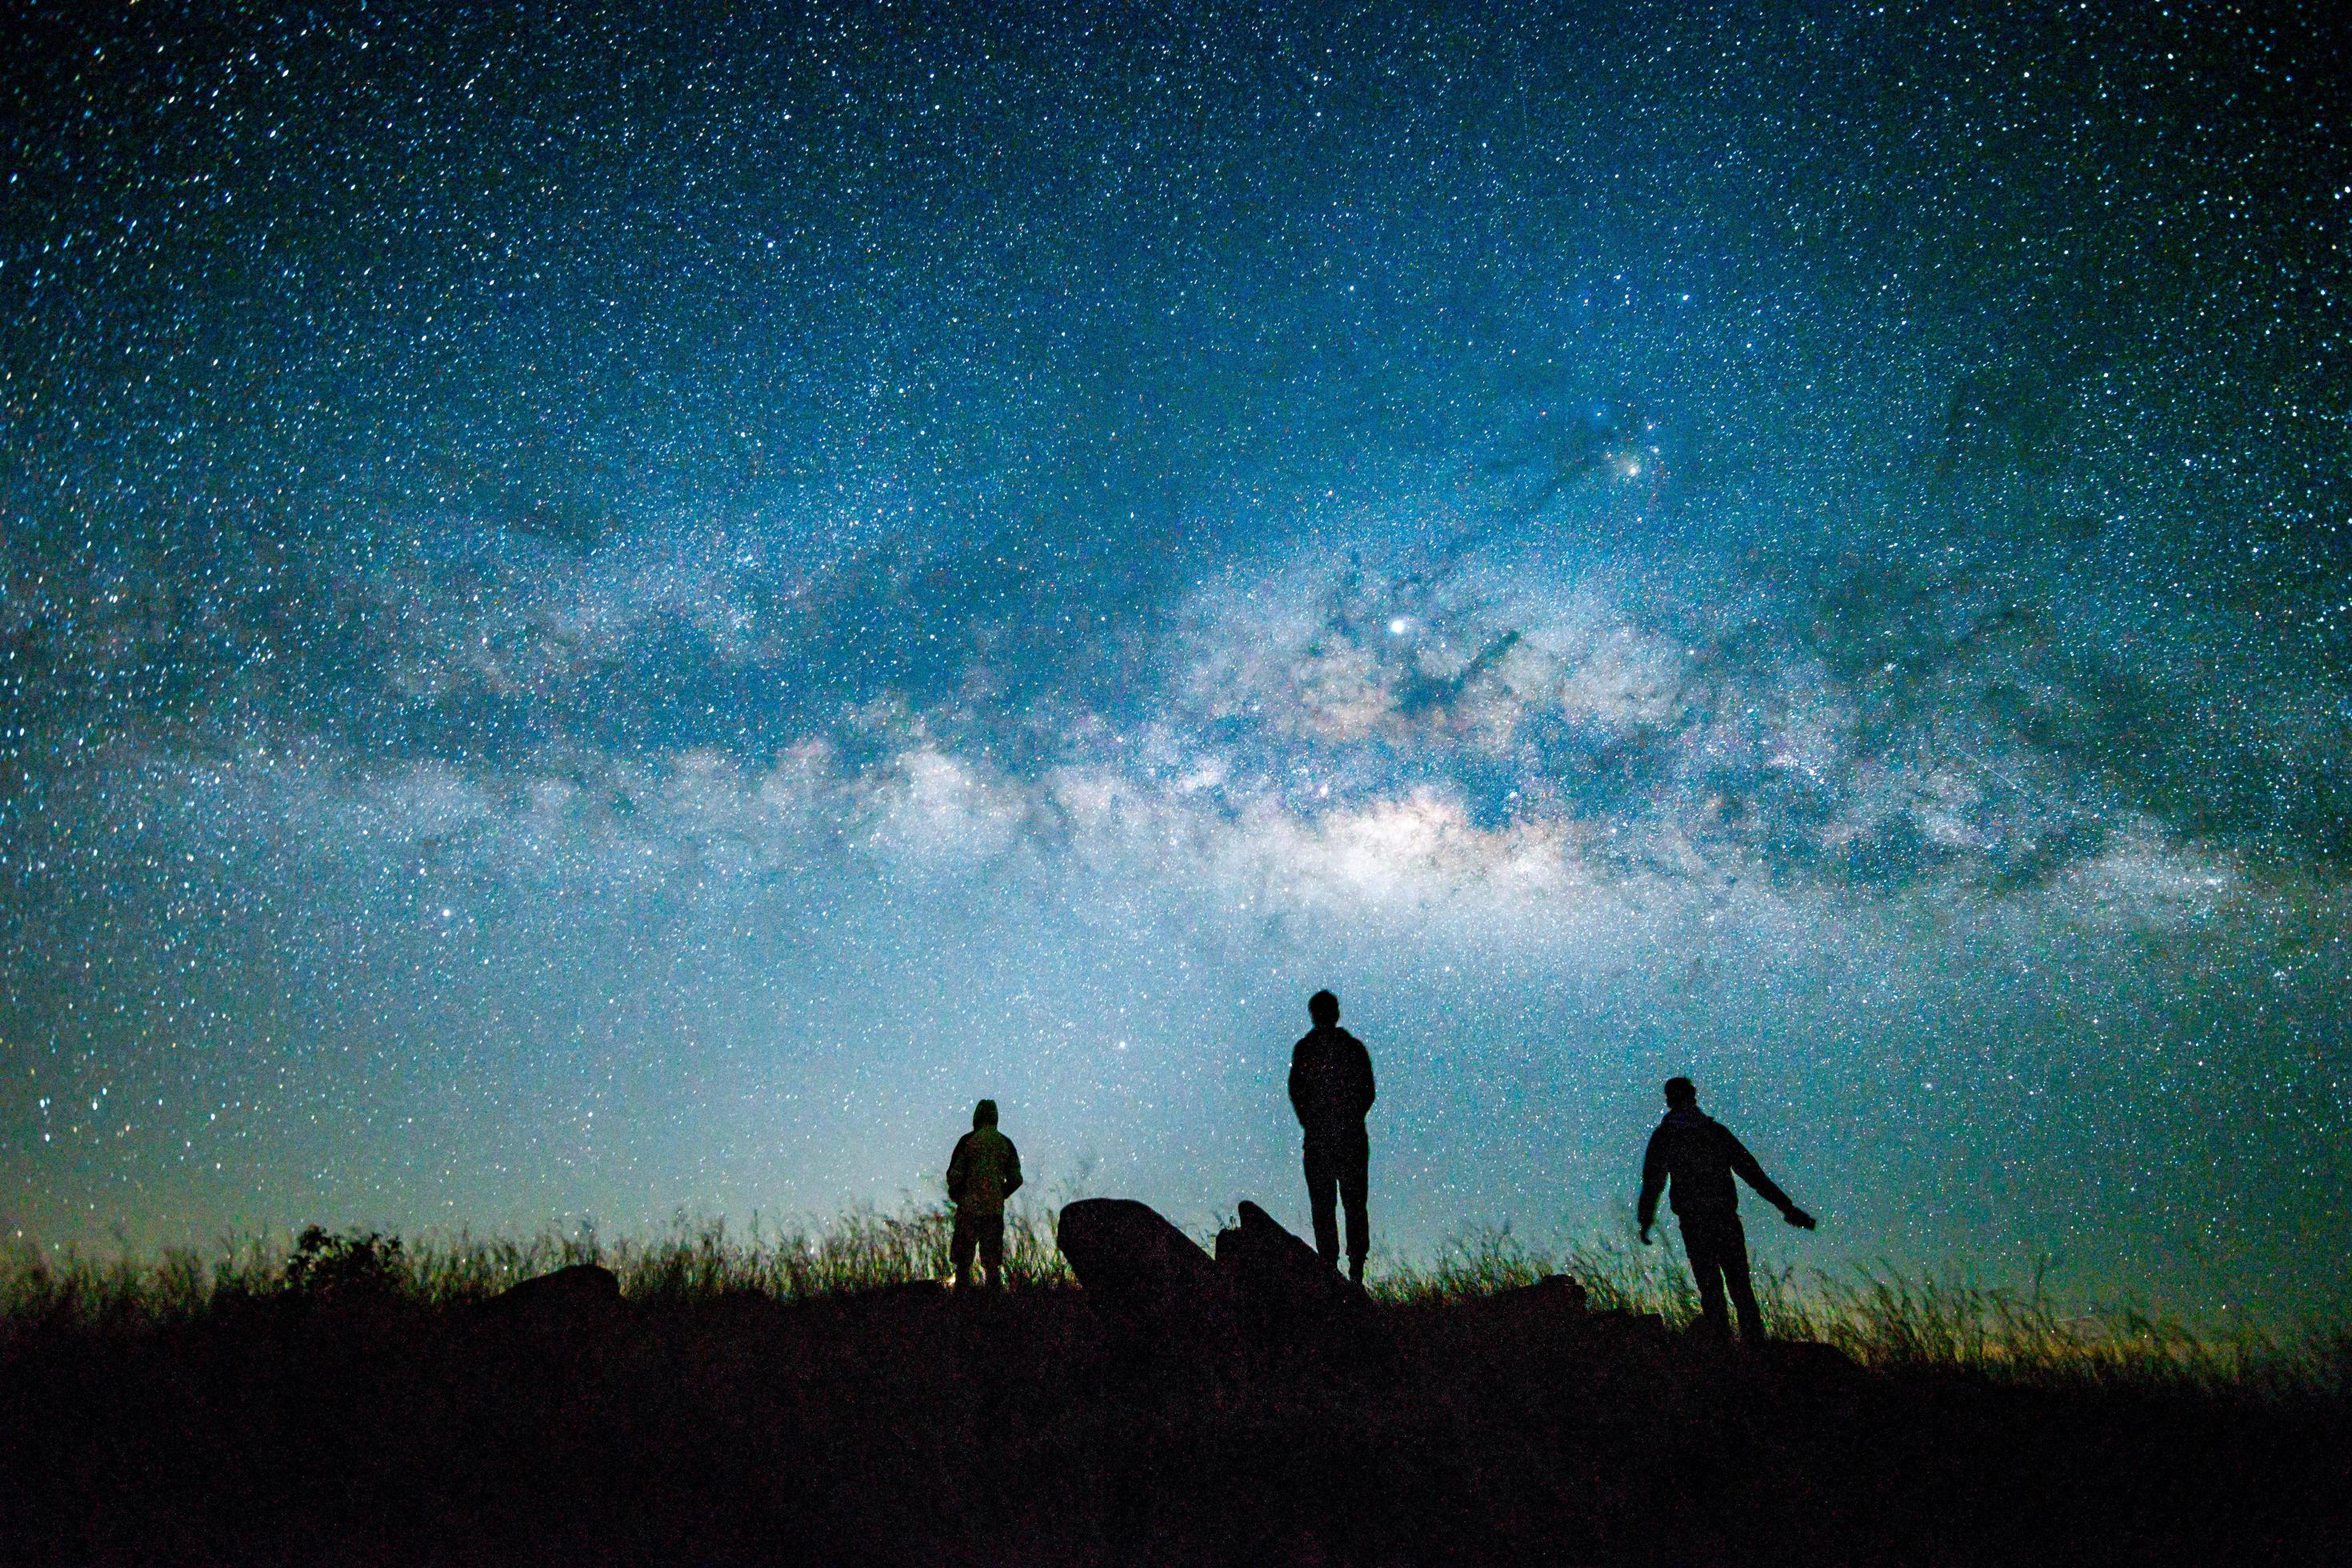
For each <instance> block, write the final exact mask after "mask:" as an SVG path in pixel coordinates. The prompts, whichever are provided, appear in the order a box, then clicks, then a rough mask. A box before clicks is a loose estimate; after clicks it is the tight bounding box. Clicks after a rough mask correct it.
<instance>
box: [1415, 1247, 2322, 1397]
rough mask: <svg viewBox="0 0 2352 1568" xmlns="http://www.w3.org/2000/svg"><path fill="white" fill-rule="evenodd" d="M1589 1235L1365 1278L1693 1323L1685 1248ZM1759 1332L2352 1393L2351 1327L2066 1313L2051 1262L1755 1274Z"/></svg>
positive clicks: (2022, 1373)
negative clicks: (1564, 1286) (2014, 1278)
mask: <svg viewBox="0 0 2352 1568" xmlns="http://www.w3.org/2000/svg"><path fill="white" fill-rule="evenodd" d="M1670 1235H1671V1232H1670V1231H1667V1232H1664V1233H1662V1234H1661V1238H1660V1239H1661V1242H1662V1245H1659V1246H1655V1247H1637V1246H1633V1245H1631V1244H1628V1243H1625V1242H1622V1241H1612V1240H1587V1241H1580V1242H1575V1243H1571V1244H1570V1245H1569V1246H1567V1247H1563V1248H1560V1249H1559V1250H1557V1251H1553V1250H1549V1249H1546V1248H1543V1247H1533V1246H1529V1245H1528V1244H1527V1243H1526V1242H1524V1241H1523V1240H1522V1239H1521V1238H1519V1237H1517V1236H1516V1235H1514V1234H1513V1233H1512V1231H1511V1229H1510V1228H1509V1227H1508V1226H1503V1227H1501V1228H1499V1229H1485V1230H1475V1231H1470V1232H1466V1233H1465V1234H1463V1235H1461V1236H1458V1237H1455V1238H1454V1240H1452V1241H1451V1242H1449V1243H1448V1244H1447V1245H1446V1247H1444V1249H1443V1250H1442V1251H1441V1253H1440V1254H1439V1256H1438V1258H1436V1259H1435V1260H1434V1261H1433V1262H1430V1263H1426V1264H1415V1263H1405V1264H1402V1265H1399V1266H1396V1267H1393V1268H1390V1269H1389V1270H1388V1271H1386V1272H1385V1273H1384V1274H1383V1275H1381V1277H1380V1278H1379V1279H1376V1280H1375V1281H1374V1282H1373V1285H1372V1292H1373V1294H1374V1295H1375V1296H1376V1297H1379V1298H1380V1299H1382V1300H1389V1301H1394V1302H1400V1303H1433V1304H1443V1303H1448V1302H1454V1301H1461V1300H1471V1299H1474V1298H1476V1297H1481V1296H1488V1295H1493V1294H1495V1293H1496V1292H1497V1291H1501V1290H1508V1289H1517V1288H1519V1287H1522V1286H1527V1285H1532V1284H1534V1283H1536V1282H1537V1281H1538V1280H1540V1279H1544V1278H1545V1277H1547V1276H1549V1275H1552V1274H1567V1275H1570V1276H1571V1277H1572V1278H1574V1279H1576V1281H1577V1282H1578V1283H1579V1284H1580V1285H1582V1286H1583V1287H1584V1288H1585V1291H1586V1297H1587V1305H1588V1306H1589V1307H1591V1309H1592V1310H1600V1311H1628V1312H1641V1313H1647V1314H1652V1315H1654V1316H1656V1317H1658V1318H1661V1319H1663V1320H1664V1321H1665V1322H1666V1323H1667V1324H1668V1325H1669V1326H1670V1327H1674V1328H1676V1329H1682V1328H1687V1327H1688V1326H1689V1325H1690V1324H1691V1323H1692V1322H1693V1321H1696V1319H1697V1317H1698V1315H1699V1303H1698V1293H1697V1290H1696V1289H1695V1288H1694V1286H1693V1284H1692V1280H1691V1275H1690V1270H1689V1268H1688V1267H1687V1266H1686V1264H1685V1261H1684V1258H1683V1257H1682V1252H1681V1248H1680V1247H1679V1246H1678V1245H1675V1243H1673V1242H1672V1241H1671V1240H1669V1239H1668V1237H1670ZM1754 1281H1755V1287H1756V1297H1757V1304H1758V1305H1759V1307H1760V1308H1761V1309H1762V1310H1763V1314H1764V1326H1765V1331H1766V1333H1767V1334H1768V1335H1769V1336H1770V1337H1771V1338H1774V1339H1779V1340H1813V1341H1819V1342H1823V1343H1827V1344H1832V1345H1835V1346H1836V1347H1837V1348H1839V1349H1840V1350H1843V1351H1844V1352H1846V1353H1847V1354H1848V1355H1851V1356H1852V1357H1853V1358H1854V1360H1856V1361H1857V1362H1859V1363H1862V1364H1863V1365H1864V1366H1867V1367H1872V1368H1875V1369H1878V1370H1883V1371H1906V1370H1914V1371H1916V1370H1921V1369H1930V1368H1935V1369H1944V1370H1958V1371H1966V1372H1969V1373H1975V1374H1978V1375H1980V1376H1983V1377H1986V1378H1989V1379H1991V1380H1994V1381H1999V1382H2009V1383H2031V1384H2043V1385H2049V1384H2067V1385H2074V1386H2080V1385H2115V1386H2118V1387H2122V1386H2129V1387H2133V1388H2138V1389H2149V1388H2155V1387H2170V1388H2179V1389H2205V1390H2220V1389H2225V1388H2227V1389H2235V1390H2241V1391H2253V1390H2268V1391H2287V1390H2307V1391H2324V1392H2327V1393H2332V1394H2338V1395H2352V1330H2336V1331H2332V1332H2327V1333H2323V1334H2318V1335H2315V1336H2313V1337H2312V1338H2311V1339H2310V1340H2309V1341H2308V1342H2305V1343H2301V1344H2296V1343H2290V1342H2282V1341H2280V1340H2277V1339H2274V1338H2271V1337H2266V1336H2262V1335H2255V1334H2239V1335H2233V1336H2230V1337H2226V1338H2216V1337H2211V1336H2206V1335H2200V1334H2198V1333H2196V1332H2194V1331H2190V1330H2189V1329H2187V1328H2185V1327H2183V1326H2181V1325H2180V1324H2179V1323H2175V1322H2171V1321H2166V1320H2164V1319H2161V1318H2158V1317H2155V1316H2153V1315H2151V1314H2148V1313H2146V1312H2142V1311H2138V1310H2131V1309H2118V1310H2108V1311H2092V1312H2081V1311H2068V1310H2065V1308H2064V1307H2063V1306H2062V1305H2061V1304H2060V1303H2059V1302H2058V1301H2057V1300H2056V1299H2055V1298H2054V1297H2053V1295H2052V1293H2051V1292H2050V1289H2049V1288H2048V1280H2047V1277H2046V1269H2045V1268H2036V1269H2035V1270H2034V1272H2033V1274H2032V1277H2031V1279H2029V1280H2028V1281H2027V1282H2026V1283H2024V1284H2023V1285H2021V1286H2006V1285H1987V1284H1984V1283H1982V1282H1980V1281H1978V1280H1976V1279H1971V1278H1969V1277H1967V1276H1964V1275H1956V1276H1952V1277H1948V1278H1945V1279H1935V1278H1927V1279H1911V1278H1908V1277H1906V1276H1905V1275H1903V1274H1901V1273H1899V1272H1896V1271H1895V1270H1893V1269H1886V1268H1875V1269H1874V1268H1861V1269H1854V1270H1851V1271H1848V1272H1846V1273H1843V1274H1830V1273H1826V1272H1822V1271H1819V1270H1816V1271H1814V1272H1812V1273H1811V1274H1809V1275H1806V1276H1803V1277H1800V1276H1799V1275H1798V1273H1797V1271H1796V1270H1794V1269H1790V1268H1781V1269H1771V1268H1758V1269H1757V1270H1756V1271H1755V1275H1754Z"/></svg>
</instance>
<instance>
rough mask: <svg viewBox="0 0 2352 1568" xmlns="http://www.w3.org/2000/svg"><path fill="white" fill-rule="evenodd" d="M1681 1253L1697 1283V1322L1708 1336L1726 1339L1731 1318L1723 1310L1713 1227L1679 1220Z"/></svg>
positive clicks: (1719, 1254) (1720, 1260)
mask: <svg viewBox="0 0 2352 1568" xmlns="http://www.w3.org/2000/svg"><path fill="white" fill-rule="evenodd" d="M1683 1254H1684V1256H1685V1257H1686V1258H1689V1259H1690V1266H1691V1278H1692V1279H1695V1280H1696V1281H1697V1282H1698V1325H1699V1329H1700V1331H1702V1332H1704V1333H1705V1334H1706V1336H1707V1337H1708V1338H1709V1339H1715V1340H1724V1341H1728V1340H1729V1339H1730V1338H1731V1320H1730V1317H1729V1316H1728V1315H1727V1313H1726V1312H1725V1311H1724V1310H1723V1254H1722V1250H1721V1247H1720V1246H1719V1238H1718V1237H1717V1235H1716V1227H1715V1226H1712V1225H1709V1224H1707V1223H1706V1222H1705V1221H1701V1222H1699V1223H1698V1224H1696V1225H1694V1224H1693V1223H1692V1222H1691V1221H1690V1220H1688V1219H1685V1220H1684V1221H1683Z"/></svg>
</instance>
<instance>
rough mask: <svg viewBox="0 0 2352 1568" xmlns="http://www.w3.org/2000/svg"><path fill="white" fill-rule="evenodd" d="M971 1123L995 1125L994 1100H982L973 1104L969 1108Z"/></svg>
mask: <svg viewBox="0 0 2352 1568" xmlns="http://www.w3.org/2000/svg"><path fill="white" fill-rule="evenodd" d="M971 1124H972V1125H973V1126H974V1127H993V1126H995V1125H996V1101H994V1100H982V1101H981V1102H980V1103H979V1104H978V1105H975V1106H973V1107H972V1108H971Z"/></svg>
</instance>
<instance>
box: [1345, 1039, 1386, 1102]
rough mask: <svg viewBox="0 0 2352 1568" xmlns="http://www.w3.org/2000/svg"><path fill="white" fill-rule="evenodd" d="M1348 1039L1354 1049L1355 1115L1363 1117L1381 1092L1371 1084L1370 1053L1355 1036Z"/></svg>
mask: <svg viewBox="0 0 2352 1568" xmlns="http://www.w3.org/2000/svg"><path fill="white" fill-rule="evenodd" d="M1348 1038H1349V1040H1350V1041H1353V1042H1354V1044H1355V1047H1356V1063H1355V1065H1356V1078H1357V1081H1356V1102H1357V1103H1356V1114H1357V1115H1359V1116H1363V1115H1366V1114H1368V1113H1369V1112H1370V1110H1371V1109H1372V1101H1373V1100H1378V1099H1379V1098H1380V1093H1381V1091H1380V1089H1378V1088H1377V1087H1375V1086H1374V1085H1373V1083H1372V1053H1371V1052H1370V1051H1368V1050H1366V1049H1365V1048H1364V1042H1363V1041H1361V1040H1359V1039H1357V1038H1356V1037H1355V1036H1353V1035H1350V1036H1349V1037H1348Z"/></svg>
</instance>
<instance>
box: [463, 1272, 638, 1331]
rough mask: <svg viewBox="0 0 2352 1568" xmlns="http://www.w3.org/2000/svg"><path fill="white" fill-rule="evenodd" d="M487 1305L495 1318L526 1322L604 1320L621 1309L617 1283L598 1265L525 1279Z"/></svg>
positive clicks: (614, 1277) (611, 1273)
mask: <svg viewBox="0 0 2352 1568" xmlns="http://www.w3.org/2000/svg"><path fill="white" fill-rule="evenodd" d="M487 1305H488V1308H489V1310H491V1312H492V1313H493V1314H494V1315H496V1316H499V1317H502V1318H510V1319H516V1320H520V1321H557V1322H570V1321H578V1320H581V1319H584V1318H598V1317H605V1316H610V1315H612V1314H614V1313H616V1312H618V1311H619V1310H620V1309H621V1281H620V1279H619V1278H618V1277H617V1276H615V1275H614V1272H613V1271H612V1270H611V1269H609V1268H604V1267H603V1266H602V1265H600V1264H594V1263H575V1264H573V1265H572V1266H571V1267H570V1268H559V1269H557V1270H556V1271H555V1272H554V1273H552V1274H541V1275H539V1276H537V1277H535V1278H533V1279H526V1280H524V1281H523V1282H522V1283H521V1284H520V1285H517V1286H515V1287H513V1288H512V1289H508V1290H504V1291H501V1292H499V1294H498V1295H496V1296H493V1297H492V1298H490V1300H489V1301H488V1303H487Z"/></svg>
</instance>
